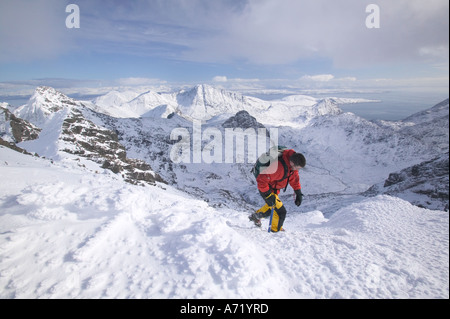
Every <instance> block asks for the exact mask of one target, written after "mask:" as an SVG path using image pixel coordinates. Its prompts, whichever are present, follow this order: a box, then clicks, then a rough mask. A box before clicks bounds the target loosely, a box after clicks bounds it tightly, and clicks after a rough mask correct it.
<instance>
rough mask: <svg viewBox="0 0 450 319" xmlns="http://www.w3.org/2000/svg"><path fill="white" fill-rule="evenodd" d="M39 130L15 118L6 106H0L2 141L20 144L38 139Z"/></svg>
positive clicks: (0, 134)
mask: <svg viewBox="0 0 450 319" xmlns="http://www.w3.org/2000/svg"><path fill="white" fill-rule="evenodd" d="M40 131H41V129H40V128H38V127H36V126H34V125H33V124H31V123H30V122H28V121H25V120H23V119H21V118H18V117H16V116H15V115H14V114H13V113H11V112H10V111H9V109H8V105H7V104H3V103H2V104H0V138H1V139H2V140H4V141H8V142H13V143H20V142H22V141H28V140H34V139H36V138H38V136H39V133H40Z"/></svg>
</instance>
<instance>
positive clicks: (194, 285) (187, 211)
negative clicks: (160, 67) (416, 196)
mask: <svg viewBox="0 0 450 319" xmlns="http://www.w3.org/2000/svg"><path fill="white" fill-rule="evenodd" d="M91 165H92V162H90V163H89V161H87V160H85V159H82V158H81V159H79V160H71V159H63V160H61V161H58V162H53V163H52V162H51V161H49V160H45V159H41V158H37V157H31V156H28V155H23V154H20V153H18V152H14V151H12V150H10V149H7V148H4V147H1V146H0V176H1V177H2V179H3V180H4V181H5V180H7V181H8V183H4V182H3V183H1V184H0V298H449V256H448V251H449V244H448V238H449V220H448V213H446V212H441V211H430V210H426V209H422V208H418V207H415V206H412V205H411V204H409V203H408V202H406V201H403V200H401V199H398V198H394V197H389V196H378V197H374V198H370V199H362V200H361V199H356V198H353V199H352V200H351V201H349V202H350V204H348V205H346V206H344V207H342V208H341V209H339V210H337V211H336V212H335V213H334V214H333V215H332V216H331V217H330V218H329V219H327V218H325V217H324V214H323V213H322V212H321V211H319V210H311V211H306V212H303V213H300V212H301V210H300V209H299V208H297V209H291V210H290V213H289V214H288V217H287V220H286V223H285V225H286V228H287V231H286V232H285V233H279V234H268V233H267V232H265V231H261V230H259V229H255V228H248V227H247V226H248V223H247V220H246V219H247V212H244V211H236V210H232V209H229V208H222V209H219V208H212V207H211V206H208V205H207V203H206V202H204V201H201V200H196V199H194V198H192V197H190V196H189V195H186V194H185V193H182V192H180V191H178V190H175V189H174V188H172V187H171V186H167V185H161V184H157V186H149V185H147V186H145V187H142V186H135V185H131V184H128V183H124V182H123V180H121V179H120V178H118V177H117V176H116V175H115V174H113V173H112V172H110V171H108V170H101V169H99V170H98V171H97V173H95V171H93V170H92V169H90V167H89V166H91ZM230 223H231V225H235V226H229V224H230ZM236 225H242V227H241V226H239V227H236ZM266 226H267V221H264V223H263V230H264V227H266Z"/></svg>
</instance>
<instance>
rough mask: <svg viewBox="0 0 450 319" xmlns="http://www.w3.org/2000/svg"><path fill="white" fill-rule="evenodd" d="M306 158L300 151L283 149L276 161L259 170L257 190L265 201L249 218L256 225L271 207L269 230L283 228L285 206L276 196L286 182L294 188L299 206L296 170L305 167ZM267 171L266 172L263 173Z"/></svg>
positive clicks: (267, 214)
mask: <svg viewBox="0 0 450 319" xmlns="http://www.w3.org/2000/svg"><path fill="white" fill-rule="evenodd" d="M305 165H306V159H305V157H304V156H303V154H301V153H296V152H295V151H294V150H285V151H283V153H282V155H281V156H280V157H279V159H278V160H277V161H274V162H273V163H272V164H271V165H270V166H269V167H267V168H266V169H265V170H263V171H261V173H260V174H259V175H258V177H257V178H256V182H257V184H258V190H259V193H260V194H261V196H262V197H263V198H264V201H265V202H266V203H265V205H264V206H263V207H261V208H260V209H259V210H257V211H256V213H253V214H252V215H251V216H250V217H249V218H250V220H252V221H253V222H254V223H255V224H256V225H257V226H261V220H260V219H261V218H264V217H269V216H270V214H271V210H272V207H273V206H275V208H274V213H273V217H272V225H271V231H273V232H278V231H281V230H283V229H282V227H283V223H284V220H285V218H286V208H285V207H284V205H283V203H282V202H281V200H280V199H279V197H278V194H279V193H280V190H281V189H284V190H286V188H287V186H288V184H289V185H291V187H292V188H293V189H294V192H295V195H296V197H295V204H296V205H297V206H300V205H301V204H302V200H303V194H302V191H301V188H302V187H301V185H300V177H299V175H298V170H299V169H300V168H303V167H305ZM265 172H269V173H268V174H264V173H265Z"/></svg>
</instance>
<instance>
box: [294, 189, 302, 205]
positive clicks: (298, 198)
mask: <svg viewBox="0 0 450 319" xmlns="http://www.w3.org/2000/svg"><path fill="white" fill-rule="evenodd" d="M295 195H296V196H295V205H297V206H300V205H301V204H302V201H303V194H302V191H301V190H300V189H297V190H296V191H295Z"/></svg>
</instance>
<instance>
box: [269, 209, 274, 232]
mask: <svg viewBox="0 0 450 319" xmlns="http://www.w3.org/2000/svg"><path fill="white" fill-rule="evenodd" d="M274 210H275V205H273V206H272V212H271V213H270V219H269V229H268V230H267V231H268V232H269V233H270V232H271V231H272V218H273V211H274Z"/></svg>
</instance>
